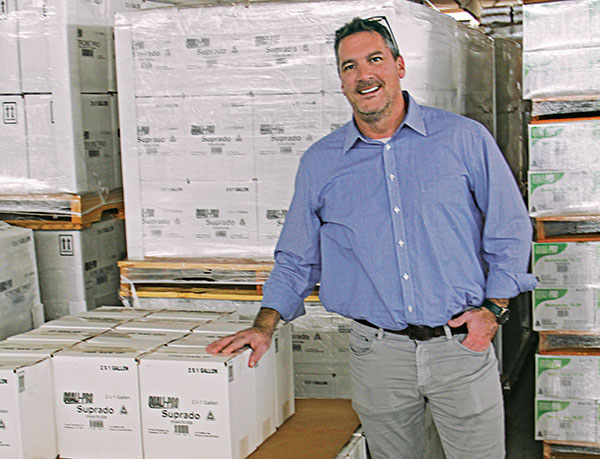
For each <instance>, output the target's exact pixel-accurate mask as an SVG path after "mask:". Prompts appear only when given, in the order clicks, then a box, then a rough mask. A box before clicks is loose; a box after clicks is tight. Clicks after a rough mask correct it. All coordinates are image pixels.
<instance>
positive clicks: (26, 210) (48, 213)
mask: <svg viewBox="0 0 600 459" xmlns="http://www.w3.org/2000/svg"><path fill="white" fill-rule="evenodd" d="M107 215H109V216H110V217H113V218H121V219H123V218H125V207H124V202H123V189H122V188H117V189H114V190H111V191H107V192H106V193H104V192H93V193H84V194H80V195H78V194H48V195H35V194H24V195H0V220H4V221H6V222H7V223H10V224H11V225H15V226H22V227H25V228H31V229H37V230H81V229H85V228H89V227H90V226H91V225H92V224H93V223H96V222H99V221H100V220H102V219H103V218H105V217H106V216H107Z"/></svg>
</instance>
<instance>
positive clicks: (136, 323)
mask: <svg viewBox="0 0 600 459" xmlns="http://www.w3.org/2000/svg"><path fill="white" fill-rule="evenodd" d="M201 323H202V321H200V320H197V321H192V320H169V319H149V318H143V319H134V320H131V321H129V322H126V323H124V324H121V325H118V326H117V327H115V330H117V331H121V332H137V331H140V330H142V331H157V332H171V333H181V334H182V335H183V334H185V333H189V332H191V331H192V330H193V329H194V328H196V327H197V326H198V325H200V324H201Z"/></svg>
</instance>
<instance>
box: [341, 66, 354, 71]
mask: <svg viewBox="0 0 600 459" xmlns="http://www.w3.org/2000/svg"><path fill="white" fill-rule="evenodd" d="M353 68H354V64H347V65H344V67H342V70H343V71H344V72H345V71H347V70H352V69H353Z"/></svg>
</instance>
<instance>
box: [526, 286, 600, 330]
mask: <svg viewBox="0 0 600 459" xmlns="http://www.w3.org/2000/svg"><path fill="white" fill-rule="evenodd" d="M599 299H600V296H599V295H598V289H597V288H594V287H589V286H580V287H575V286H571V287H562V286H556V287H553V288H537V289H535V290H534V291H533V295H532V304H533V329H534V330H536V331H541V330H596V329H599V328H600V323H599V322H600V317H598V314H597V310H598V301H599Z"/></svg>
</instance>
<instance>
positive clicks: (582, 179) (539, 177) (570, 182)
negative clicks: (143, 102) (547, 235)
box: [528, 170, 600, 217]
mask: <svg viewBox="0 0 600 459" xmlns="http://www.w3.org/2000/svg"><path fill="white" fill-rule="evenodd" d="M599 180H600V171H596V170H577V171H568V170H565V171H531V172H529V173H528V192H529V193H528V194H529V215H531V216H534V217H542V216H545V215H569V214H584V215H585V214H594V213H598V212H600V189H599V188H598V187H597V186H596V184H597V183H598V181H599Z"/></svg>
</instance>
